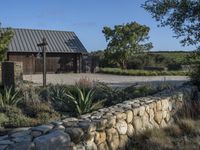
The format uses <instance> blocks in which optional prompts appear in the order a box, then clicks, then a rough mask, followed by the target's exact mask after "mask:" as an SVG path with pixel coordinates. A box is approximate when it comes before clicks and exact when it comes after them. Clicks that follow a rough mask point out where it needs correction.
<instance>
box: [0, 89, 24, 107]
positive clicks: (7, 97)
mask: <svg viewBox="0 0 200 150" xmlns="http://www.w3.org/2000/svg"><path fill="white" fill-rule="evenodd" d="M21 101H22V97H21V96H20V93H19V92H18V91H15V92H14V91H13V89H12V88H10V89H5V90H4V91H3V92H2V93H0V107H5V106H6V105H10V106H16V105H17V104H18V103H19V102H21Z"/></svg>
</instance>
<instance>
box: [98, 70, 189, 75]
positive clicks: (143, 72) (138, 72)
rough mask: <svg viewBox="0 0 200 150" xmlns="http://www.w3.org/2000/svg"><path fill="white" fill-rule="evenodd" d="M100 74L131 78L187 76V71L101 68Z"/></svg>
mask: <svg viewBox="0 0 200 150" xmlns="http://www.w3.org/2000/svg"><path fill="white" fill-rule="evenodd" d="M98 73H105V74H116V75H131V76H187V75H189V73H188V72H186V71H147V70H133V69H120V68H100V69H99V71H98Z"/></svg>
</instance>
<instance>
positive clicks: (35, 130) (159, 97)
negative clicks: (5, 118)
mask: <svg viewBox="0 0 200 150" xmlns="http://www.w3.org/2000/svg"><path fill="white" fill-rule="evenodd" d="M196 91H197V89H196V87H193V86H184V87H181V88H179V89H176V90H174V91H173V92H172V91H164V92H161V93H159V94H156V95H154V96H148V97H143V98H136V99H133V100H128V101H124V102H123V103H120V104H117V105H115V106H111V107H108V108H103V109H100V110H98V111H94V112H92V113H89V114H86V115H82V116H80V118H67V119H65V120H62V121H57V122H52V123H50V124H47V125H41V126H37V127H32V128H25V129H16V130H13V131H12V132H11V133H10V134H9V135H6V136H3V137H0V149H6V150H10V149H20V150H21V149H26V150H29V149H32V150H60V149H61V150H62V149H69V150H70V149H73V150H85V149H86V150H87V149H88V150H116V149H123V148H124V147H125V145H126V144H127V143H128V141H129V140H130V139H131V137H132V136H133V135H134V134H137V133H140V132H142V131H144V130H145V129H147V128H148V129H149V128H161V127H166V126H168V125H170V124H172V123H173V121H174V118H175V117H176V116H177V113H178V112H179V111H180V110H181V109H182V108H183V106H184V105H185V104H187V103H188V104H190V103H191V100H192V98H193V96H194V93H196Z"/></svg>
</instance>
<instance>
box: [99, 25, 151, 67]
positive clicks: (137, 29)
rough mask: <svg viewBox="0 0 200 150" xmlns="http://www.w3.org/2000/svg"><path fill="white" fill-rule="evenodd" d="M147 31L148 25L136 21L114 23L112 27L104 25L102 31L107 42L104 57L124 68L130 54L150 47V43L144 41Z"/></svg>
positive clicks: (146, 38)
mask: <svg viewBox="0 0 200 150" xmlns="http://www.w3.org/2000/svg"><path fill="white" fill-rule="evenodd" d="M149 31H150V29H149V27H147V26H145V25H140V24H138V23H136V22H131V23H127V24H125V25H116V26H115V27H114V29H111V28H109V27H104V29H103V33H104V35H105V38H106V41H107V42H108V46H107V49H106V50H105V57H106V58H107V59H109V60H110V61H112V62H113V63H116V64H118V65H119V66H120V67H121V68H126V63H127V60H128V58H129V57H130V56H131V55H133V54H136V53H140V52H144V51H148V50H149V49H151V48H152V43H146V41H147V40H148V39H149V37H148V34H149Z"/></svg>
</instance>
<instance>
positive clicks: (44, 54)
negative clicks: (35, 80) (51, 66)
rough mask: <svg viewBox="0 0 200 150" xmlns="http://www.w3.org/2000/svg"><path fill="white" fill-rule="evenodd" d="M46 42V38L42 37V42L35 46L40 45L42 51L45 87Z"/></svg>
mask: <svg viewBox="0 0 200 150" xmlns="http://www.w3.org/2000/svg"><path fill="white" fill-rule="evenodd" d="M47 45H48V43H47V40H46V38H43V39H42V43H40V44H38V45H37V46H39V47H42V53H43V87H46V82H47V79H46V74H47V72H46V51H47V50H46V49H47V47H46V46H47Z"/></svg>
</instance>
